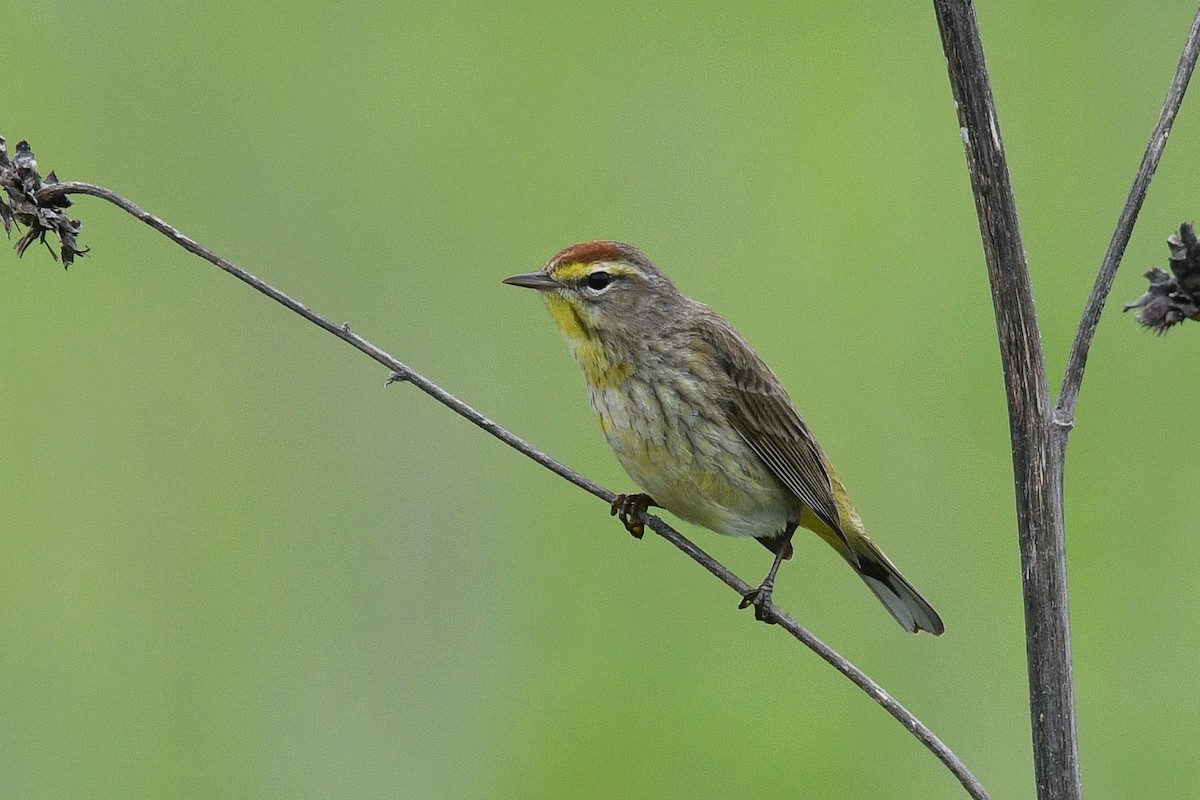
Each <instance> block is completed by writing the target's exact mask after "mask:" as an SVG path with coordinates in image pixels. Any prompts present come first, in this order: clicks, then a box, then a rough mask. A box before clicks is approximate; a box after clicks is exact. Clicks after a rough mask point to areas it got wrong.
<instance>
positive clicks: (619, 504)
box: [611, 494, 658, 539]
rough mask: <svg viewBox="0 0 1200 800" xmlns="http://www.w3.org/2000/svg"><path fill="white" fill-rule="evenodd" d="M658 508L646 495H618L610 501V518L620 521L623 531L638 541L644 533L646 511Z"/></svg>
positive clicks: (652, 499)
mask: <svg viewBox="0 0 1200 800" xmlns="http://www.w3.org/2000/svg"><path fill="white" fill-rule="evenodd" d="M651 506H655V507H657V506H658V503H656V502H654V498H652V497H651V496H650V495H648V494H619V495H617V496H616V498H615V499H614V500H613V501H612V512H611V514H612V516H614V517H616V518H617V519H619V520H621V524H622V525H624V526H625V530H627V531H629V532H630V533H631V534H633V538H635V539H640V538H642V536H644V535H645V533H646V509H648V508H650V507H651Z"/></svg>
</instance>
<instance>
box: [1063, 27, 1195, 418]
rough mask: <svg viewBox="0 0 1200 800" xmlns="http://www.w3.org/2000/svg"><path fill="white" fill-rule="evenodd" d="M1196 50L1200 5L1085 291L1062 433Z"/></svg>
mask: <svg viewBox="0 0 1200 800" xmlns="http://www.w3.org/2000/svg"><path fill="white" fill-rule="evenodd" d="M1197 55H1200V9H1197V11H1196V16H1195V18H1193V19H1192V29H1191V30H1190V31H1189V32H1188V37H1187V43H1186V44H1184V46H1183V54H1182V55H1180V56H1179V66H1178V67H1177V68H1176V69H1175V78H1174V79H1173V80H1172V81H1171V88H1170V89H1168V90H1167V99H1166V100H1165V101H1163V107H1162V113H1160V114H1159V115H1158V124H1156V125H1155V126H1154V132H1153V133H1151V134H1150V143H1149V144H1147V145H1146V153H1145V155H1143V156H1142V164H1141V166H1140V167H1138V171H1137V175H1136V176H1135V177H1134V179H1133V188H1131V189H1130V190H1129V199H1128V200H1126V201H1125V208H1124V209H1123V210H1122V211H1121V217H1120V219H1118V220H1117V229H1116V230H1115V231H1113V236H1112V241H1111V242H1110V243H1109V245H1108V252H1107V253H1105V254H1104V261H1103V262H1102V263H1101V265H1100V272H1099V274H1098V275H1096V284H1095V285H1094V286H1093V287H1092V294H1091V296H1090V297H1088V301H1087V305H1086V306H1084V309H1083V319H1081V320H1080V322H1079V331H1078V332H1077V333H1076V334H1075V343H1074V344H1073V345H1072V346H1071V355H1070V357H1069V358H1068V360H1067V369H1066V372H1065V373H1064V374H1063V383H1062V389H1061V390H1060V391H1059V393H1058V406H1057V407H1056V408H1055V411H1054V416H1055V421H1056V422H1057V423H1058V425H1059V428H1060V430H1062V431H1063V433H1062V434H1060V435H1062V436H1063V437H1065V436H1066V435H1067V434H1068V433H1069V432H1070V430H1071V427H1072V426H1073V425H1074V424H1075V405H1076V404H1077V403H1078V402H1079V387H1080V385H1081V384H1082V383H1083V371H1084V369H1085V368H1086V367H1087V358H1088V350H1089V349H1090V348H1091V346H1092V337H1094V336H1095V335H1096V326H1097V325H1099V324H1100V313H1101V312H1102V311H1103V310H1104V301H1105V300H1107V299H1108V293H1109V291H1110V290H1111V289H1112V285H1113V280H1115V279H1116V277H1117V268H1118V267H1120V266H1121V257H1122V256H1124V255H1125V246H1126V245H1127V244H1129V237H1130V236H1131V235H1132V234H1133V226H1134V224H1135V223H1136V222H1137V218H1138V213H1139V212H1140V211H1141V210H1142V201H1144V200H1145V199H1146V191H1147V190H1148V189H1149V188H1150V180H1151V179H1152V178H1153V177H1154V171H1155V170H1156V169H1158V161H1159V159H1160V158H1162V154H1163V150H1165V149H1166V147H1167V137H1168V136H1170V134H1171V126H1172V125H1173V124H1174V123H1175V115H1176V114H1177V113H1179V107H1180V105H1182V103H1183V95H1184V93H1185V92H1186V91H1187V86H1188V81H1189V80H1190V79H1191V77H1192V70H1193V69H1195V67H1196V57H1197Z"/></svg>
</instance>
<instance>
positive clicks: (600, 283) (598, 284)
mask: <svg viewBox="0 0 1200 800" xmlns="http://www.w3.org/2000/svg"><path fill="white" fill-rule="evenodd" d="M612 279H613V276H612V275H609V274H608V273H607V272H605V271H603V270H597V271H596V272H593V273H592V274H591V275H588V276H587V285H588V288H589V289H595V290H596V291H600V290H601V289H604V288H607V286H608V285H609V284H610V283H612Z"/></svg>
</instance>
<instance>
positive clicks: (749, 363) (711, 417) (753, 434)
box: [504, 241, 944, 635]
mask: <svg viewBox="0 0 1200 800" xmlns="http://www.w3.org/2000/svg"><path fill="white" fill-rule="evenodd" d="M504 282H505V283H507V284H511V285H513V286H524V287H527V288H530V289H536V290H537V291H538V292H540V293H541V295H542V297H543V298H544V299H545V301H546V305H547V306H548V307H549V309H550V314H551V315H552V316H553V317H554V321H555V322H557V323H558V326H559V328H561V329H562V332H563V334H564V335H565V336H566V339H567V343H568V344H569V345H570V348H571V351H572V352H573V353H574V355H575V358H576V360H578V362H579V365H580V367H582V368H583V375H584V379H585V381H586V382H587V388H588V394H589V395H590V396H591V401H592V408H593V410H594V411H595V413H596V417H597V418H598V419H599V421H600V427H601V428H602V429H603V431H604V435H605V437H606V438H607V439H608V443H609V446H611V447H612V450H613V453H615V454H616V456H617V459H618V460H619V461H620V462H621V466H623V467H624V468H625V471H626V472H627V473H629V477H631V478H632V479H633V481H634V483H636V484H637V485H638V487H639V488H641V490H642V492H641V493H639V494H630V495H619V496H618V497H617V500H616V502H614V503H613V513H614V514H618V515H619V516H620V518H621V521H622V522H623V523H624V524H625V527H626V528H627V529H628V530H629V532H630V533H632V534H633V535H634V536H637V537H638V538H641V536H642V533H643V530H644V524H645V523H644V518H645V512H646V509H648V508H650V507H653V506H657V507H661V508H665V509H667V510H668V511H670V512H671V513H673V514H675V515H676V516H678V517H679V518H681V519H684V520H687V521H688V522H692V523H695V524H697V525H701V526H703V527H705V528H708V529H710V530H713V531H716V532H717V533H723V534H726V535H729V536H750V537H753V538H755V539H757V540H758V541H759V542H761V543H762V544H763V545H765V546H766V548H767V549H768V550H770V551H771V552H772V553H774V554H775V560H774V562H773V563H772V564H771V569H770V571H769V572H768V573H767V577H766V579H765V580H763V582H762V584H761V585H760V586H759V587H758V588H756V589H753V590H751V591H750V592H747V593H746V595H745V596H744V598H743V600H742V604H741V607H743V608H745V607H747V606H749V605H753V606H755V610H756V611H755V613H756V615H757V616H758V618H759V619H768V618H769V615H768V614H767V613H766V608H767V606H768V603H769V602H770V599H771V593H772V590H773V588H774V584H775V575H776V572H778V570H779V565H780V563H781V562H782V561H783V560H784V559H788V558H791V557H792V543H791V540H792V535H793V534H794V533H795V531H796V528H797V527H804V528H807V529H809V530H811V531H813V532H814V533H816V534H817V535H818V536H820V537H821V538H822V539H824V540H825V541H826V542H827V543H828V544H829V545H830V546H831V547H833V549H834V550H836V551H837V552H838V553H839V554H840V555H841V556H842V558H844V559H845V560H846V561H847V562H848V563H849V564H850V566H851V567H853V568H854V570H855V572H857V573H858V575H859V577H861V578H862V579H863V581H865V582H866V584H867V586H868V587H870V589H871V591H872V592H874V593H875V594H876V596H878V597H879V599H880V600H881V601H882V602H883V605H884V606H885V607H886V608H887V610H888V611H889V612H891V614H892V616H893V617H895V618H896V621H897V622H899V623H900V625H901V626H902V627H904V628H905V629H906V630H908V631H911V632H913V633H916V632H917V631H920V630H926V631H929V632H930V633H933V634H935V635H937V634H941V633H942V631H943V630H944V626H943V624H942V620H941V618H940V617H939V616H938V614H937V612H936V611H934V609H933V607H932V606H930V605H929V603H928V602H926V600H925V598H923V597H922V596H921V594H920V592H918V591H917V590H916V589H915V588H914V587H913V585H912V584H911V583H909V582H908V581H907V580H906V579H905V578H904V576H903V575H901V574H900V572H899V571H898V570H897V569H896V567H895V566H894V565H893V564H892V562H891V561H890V560H889V559H888V557H887V556H885V555H884V554H883V551H882V550H880V549H879V547H878V546H877V545H876V544H875V543H874V542H873V541H871V539H870V538H869V537H868V536H867V534H866V532H865V531H864V530H863V524H862V520H861V519H860V518H859V516H858V512H857V511H855V510H854V506H853V504H852V503H851V502H850V497H849V496H848V495H847V494H846V488H845V487H844V486H843V485H842V482H841V480H840V479H839V478H838V474H837V472H835V471H834V469H833V466H832V465H831V464H830V463H829V461H828V460H827V459H826V458H825V453H824V452H823V451H822V450H821V446H820V445H819V444H818V443H817V440H816V439H815V438H814V437H813V435H812V433H811V431H809V429H808V425H806V424H805V422H804V419H803V418H802V417H801V416H800V414H799V412H798V411H796V407H795V405H793V403H792V401H791V398H790V397H789V396H788V393H787V390H785V389H784V388H783V384H782V383H781V382H780V381H779V378H777V377H776V376H775V373H774V372H772V371H771V369H770V367H768V366H767V365H766V364H765V363H764V362H763V360H762V359H761V358H759V356H758V354H757V353H755V352H754V350H753V349H751V347H750V345H748V344H747V343H746V340H745V339H743V338H742V336H741V335H740V334H739V333H738V332H737V331H735V330H734V329H733V327H732V326H730V324H729V323H728V322H726V321H725V320H724V319H722V318H721V317H720V316H718V315H717V314H716V313H714V312H713V311H711V310H710V309H709V308H708V307H707V306H705V305H703V304H702V303H698V302H696V301H695V300H692V299H690V298H688V297H685V296H684V295H683V294H682V293H680V291H679V290H678V289H676V288H675V285H674V284H673V283H672V282H671V281H670V279H668V278H667V277H666V276H665V275H663V274H662V272H660V271H659V270H658V268H657V267H656V266H655V265H654V264H653V263H651V261H650V260H649V259H648V258H646V256H644V255H642V253H641V252H640V251H639V250H637V248H635V247H632V246H631V245H628V244H623V243H621V242H606V241H598V242H584V243H582V244H577V245H574V246H572V247H568V248H567V249H566V250H563V251H562V252H561V253H559V254H558V255H556V256H555V257H554V258H552V259H551V260H550V262H549V263H548V264H547V265H546V266H545V267H544V268H543V269H542V270H541V271H540V272H533V273H529V274H525V275H514V276H512V277H511V278H507V279H505V281H504Z"/></svg>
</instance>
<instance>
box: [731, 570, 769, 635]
mask: <svg viewBox="0 0 1200 800" xmlns="http://www.w3.org/2000/svg"><path fill="white" fill-rule="evenodd" d="M774 591H775V581H772V580H766V581H763V583H762V585H761V586H759V587H758V588H757V589H751V590H750V591H748V592H746V593H745V594H744V595H742V602H740V603H738V608H749V607H750V606H754V618H755V619H756V620H758V621H759V622H765V623H767V624H768V625H774V624H775V615H774V614H773V613H772V612H771V610H770V609H769V606H770V605H771V595H772V594H773V593H774Z"/></svg>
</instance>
